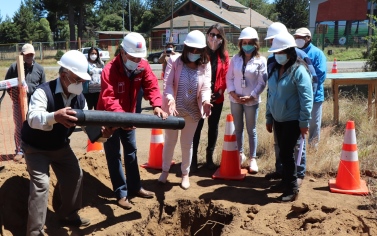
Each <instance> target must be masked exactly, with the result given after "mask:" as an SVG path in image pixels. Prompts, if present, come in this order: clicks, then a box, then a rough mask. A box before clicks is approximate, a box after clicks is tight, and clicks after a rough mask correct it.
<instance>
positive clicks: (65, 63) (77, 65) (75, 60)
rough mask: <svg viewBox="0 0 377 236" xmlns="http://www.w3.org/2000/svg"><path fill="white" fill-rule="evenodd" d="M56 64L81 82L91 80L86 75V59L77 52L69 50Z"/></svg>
mask: <svg viewBox="0 0 377 236" xmlns="http://www.w3.org/2000/svg"><path fill="white" fill-rule="evenodd" d="M58 64H59V65H61V66H62V67H64V68H66V69H68V70H70V71H71V72H72V73H73V74H75V75H77V76H78V77H80V78H81V79H83V80H91V77H90V75H89V74H88V59H86V57H85V56H84V54H82V53H81V52H79V51H77V50H71V51H68V52H66V53H64V55H63V56H62V57H61V58H60V61H58Z"/></svg>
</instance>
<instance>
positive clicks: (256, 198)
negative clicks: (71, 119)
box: [0, 99, 377, 236]
mask: <svg viewBox="0 0 377 236" xmlns="http://www.w3.org/2000/svg"><path fill="white" fill-rule="evenodd" d="M6 101H7V100H6V99H5V103H7V102H6ZM8 102H9V101H8ZM8 105H9V104H8ZM3 106H4V102H3ZM2 109H5V108H4V107H2ZM3 111H4V110H3ZM143 112H148V111H146V110H145V111H143ZM1 116H2V119H3V121H4V120H6V119H9V114H3V113H2V114H1ZM6 117H8V118H6ZM11 124H12V122H9V120H8V121H7V125H11ZM2 129H3V131H4V130H5V129H6V128H5V127H3V128H2ZM5 133H7V131H5ZM1 135H2V136H4V132H3V133H2V134H1ZM9 135H11V134H9V133H7V136H9ZM71 139H72V142H71V143H72V148H73V150H74V151H75V153H76V154H77V157H78V158H79V159H80V163H81V166H82V168H83V170H84V196H83V208H82V210H81V211H80V214H81V215H82V216H84V217H87V218H90V219H91V223H92V224H91V225H90V226H88V227H86V228H80V229H78V228H74V227H72V228H70V227H63V226H61V225H60V224H59V223H58V219H57V216H56V214H55V213H54V206H56V205H58V202H59V198H58V197H57V196H58V192H57V191H56V190H57V188H55V186H56V184H57V183H56V177H55V175H54V173H53V172H52V171H51V185H50V186H51V187H50V195H49V196H50V197H49V201H48V213H47V219H46V227H45V231H46V233H47V234H48V235H156V236H159V235H161V236H162V235H237V236H238V235H377V223H376V211H375V210H374V209H372V207H371V206H372V205H371V203H370V201H369V198H368V197H366V196H352V195H344V194H334V193H330V192H329V187H328V180H329V178H330V177H321V178H318V179H315V178H314V177H310V176H308V177H307V178H306V179H305V181H304V182H303V185H302V187H301V189H300V194H299V198H298V200H297V201H296V202H293V203H279V202H278V201H277V197H278V196H279V195H280V194H279V193H272V192H270V191H269V190H268V187H269V186H271V185H272V184H274V183H276V181H267V180H265V179H264V174H265V173H259V174H257V175H247V176H246V178H245V179H244V180H243V181H228V180H214V179H212V178H211V176H212V174H213V171H208V170H207V169H206V168H200V169H199V172H197V173H195V174H193V175H192V176H191V177H190V182H191V187H190V188H189V189H188V190H183V189H182V188H180V166H179V164H180V152H179V150H180V149H179V147H178V146H177V148H176V150H178V151H177V155H176V156H175V160H176V162H177V164H175V165H173V166H172V168H171V171H170V172H171V173H170V175H169V182H168V183H167V184H165V185H161V184H158V182H157V179H158V177H159V174H160V171H158V170H152V169H144V168H140V174H141V178H142V185H143V187H144V188H145V189H147V190H151V191H153V192H155V193H156V198H154V199H141V198H133V199H131V202H132V203H133V205H134V206H133V208H132V209H131V210H124V209H122V208H120V207H118V206H117V204H116V199H115V197H114V195H113V192H112V186H111V182H110V179H109V173H108V169H107V164H106V159H105V156H104V153H103V152H98V151H92V152H86V145H87V137H86V135H85V134H84V133H83V132H81V131H78V132H75V133H74V134H73V135H72V137H71ZM149 140H150V130H147V129H138V130H137V144H138V159H139V164H143V163H145V162H147V161H148V158H149ZM218 148H220V149H221V147H218ZM12 150H13V149H12V148H10V147H7V148H6V149H4V147H3V150H1V151H2V152H1V153H2V157H3V159H5V160H6V161H3V162H2V163H0V166H1V165H5V170H3V171H1V173H0V186H1V189H0V213H1V214H0V217H1V218H0V219H1V221H0V222H1V227H0V235H25V230H26V222H27V210H28V209H27V199H28V191H29V175H28V173H27V172H26V166H25V164H24V163H22V162H21V163H16V162H14V161H13V160H11V158H12V155H10V154H9V153H13V151H12ZM271 160H272V158H271ZM262 171H263V170H262Z"/></svg>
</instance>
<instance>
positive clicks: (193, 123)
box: [158, 30, 212, 189]
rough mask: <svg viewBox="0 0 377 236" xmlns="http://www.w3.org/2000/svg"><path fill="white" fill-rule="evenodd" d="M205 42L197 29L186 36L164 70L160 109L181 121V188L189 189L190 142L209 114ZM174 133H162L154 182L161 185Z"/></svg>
mask: <svg viewBox="0 0 377 236" xmlns="http://www.w3.org/2000/svg"><path fill="white" fill-rule="evenodd" d="M206 46H207V45H206V39H205V36H204V34H203V33H202V32H200V31H198V30H194V31H191V32H190V33H189V34H187V36H186V39H185V41H184V48H183V52H182V54H181V55H176V56H171V57H170V59H169V61H168V64H167V66H166V70H165V76H164V93H163V95H164V96H163V101H162V109H163V110H164V111H165V112H167V113H168V114H169V115H173V116H180V117H183V118H184V119H185V127H184V128H183V129H182V130H181V136H180V142H181V151H182V164H181V171H182V182H181V187H182V188H183V189H188V188H189V187H190V181H189V172H190V165H191V158H192V142H193V137H194V133H195V130H196V127H197V125H198V122H199V120H200V119H201V118H205V117H207V116H209V115H210V114H211V107H212V104H211V102H210V100H211V65H210V63H209V58H208V56H207V53H206V51H205V47H206ZM178 133H179V131H178V130H165V144H164V149H163V152H162V173H161V175H160V177H159V178H158V181H159V182H161V183H165V182H166V180H167V178H168V175H169V169H170V163H171V161H172V159H173V155H174V148H175V145H176V143H177V140H178Z"/></svg>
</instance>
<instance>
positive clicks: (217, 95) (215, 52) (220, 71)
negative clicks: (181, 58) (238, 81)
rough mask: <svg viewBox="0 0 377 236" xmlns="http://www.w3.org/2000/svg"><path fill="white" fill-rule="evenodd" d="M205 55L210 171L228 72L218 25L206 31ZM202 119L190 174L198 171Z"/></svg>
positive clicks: (207, 162) (224, 47)
mask: <svg viewBox="0 0 377 236" xmlns="http://www.w3.org/2000/svg"><path fill="white" fill-rule="evenodd" d="M207 53H208V56H209V57H210V61H211V68H212V74H211V94H212V96H211V103H212V105H213V107H212V109H211V116H210V117H208V145H207V149H206V166H207V168H208V169H210V170H214V169H216V165H215V164H214V163H213V159H212V157H213V152H214V150H215V146H216V141H217V136H218V127H219V120H220V116H221V111H222V109H223V102H224V92H225V89H226V79H225V76H226V73H227V71H228V65H229V56H228V52H227V51H226V38H225V32H224V28H223V27H222V26H221V25H220V24H218V23H217V24H214V25H212V26H211V27H209V29H208V31H207ZM203 123H204V119H201V120H200V121H199V123H198V127H197V128H196V131H195V135H194V140H193V154H192V162H191V170H190V172H195V171H197V169H198V156H197V155H198V146H199V140H200V132H201V131H202V128H203Z"/></svg>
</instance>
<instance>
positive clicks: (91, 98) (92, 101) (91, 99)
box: [84, 92, 99, 110]
mask: <svg viewBox="0 0 377 236" xmlns="http://www.w3.org/2000/svg"><path fill="white" fill-rule="evenodd" d="M84 97H85V100H86V103H87V104H88V110H92V109H94V110H96V109H97V102H98V98H99V92H98V93H84Z"/></svg>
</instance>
